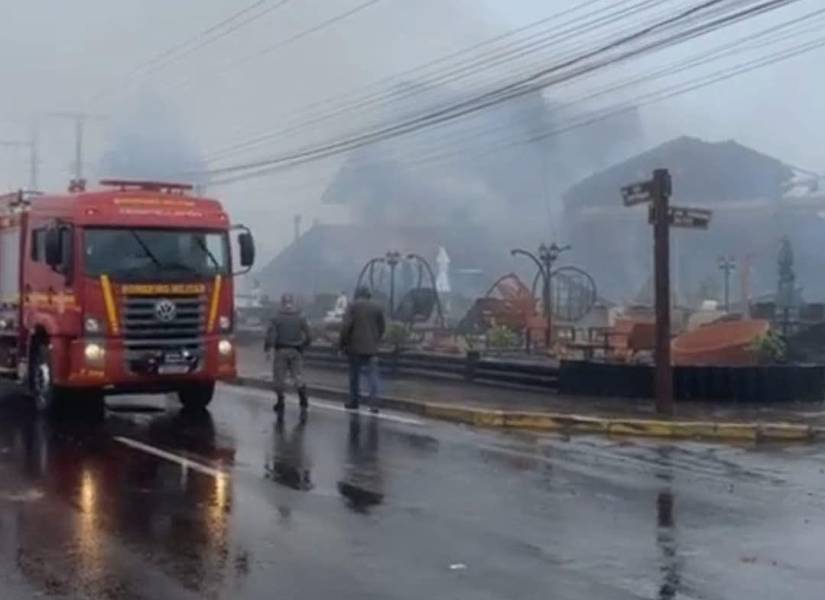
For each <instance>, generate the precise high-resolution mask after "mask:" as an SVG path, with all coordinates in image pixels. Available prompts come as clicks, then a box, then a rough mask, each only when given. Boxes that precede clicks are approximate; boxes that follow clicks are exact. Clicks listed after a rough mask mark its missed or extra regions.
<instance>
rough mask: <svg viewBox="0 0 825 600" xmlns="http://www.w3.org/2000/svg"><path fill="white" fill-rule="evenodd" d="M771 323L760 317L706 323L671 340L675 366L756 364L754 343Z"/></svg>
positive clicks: (766, 330)
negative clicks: (752, 347)
mask: <svg viewBox="0 0 825 600" xmlns="http://www.w3.org/2000/svg"><path fill="white" fill-rule="evenodd" d="M769 329H770V323H768V321H763V320H760V319H750V320H743V321H723V322H719V323H713V324H711V325H705V326H704V327H700V328H699V329H696V330H694V331H690V332H688V333H685V334H683V335H680V336H679V337H677V338H676V339H674V340H673V343H672V346H671V351H672V356H673V364H675V365H700V366H702V365H714V366H722V365H726V366H748V365H754V364H756V352H754V351H753V350H752V349H751V346H752V345H753V342H754V341H755V340H756V339H757V338H758V337H760V336H763V335H765V334H766V333H767V332H768V330H769Z"/></svg>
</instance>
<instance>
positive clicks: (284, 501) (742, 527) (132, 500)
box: [0, 388, 825, 600]
mask: <svg viewBox="0 0 825 600" xmlns="http://www.w3.org/2000/svg"><path fill="white" fill-rule="evenodd" d="M270 404H271V403H270V402H269V399H268V398H264V399H261V398H258V397H248V396H244V395H243V393H242V392H240V391H239V390H236V389H234V388H225V389H223V390H222V397H221V398H220V399H219V401H217V402H216V405H215V407H214V409H213V410H212V411H211V413H209V412H204V413H191V414H187V413H183V412H179V411H168V410H164V411H163V412H156V411H143V410H141V411H133V412H117V413H109V414H108V416H107V418H106V420H105V422H102V423H84V422H66V423H60V422H48V421H46V420H43V419H40V418H37V417H35V416H33V415H32V414H30V413H28V412H15V411H7V410H5V409H4V412H3V413H2V414H0V417H2V418H0V481H2V489H0V598H2V599H3V600H6V599H7V598H8V599H9V600H23V599H24V598H25V599H27V598H31V597H35V596H42V595H46V596H50V597H58V598H94V599H100V598H112V599H115V598H117V599H120V598H127V599H131V598H141V599H142V598H146V599H149V598H151V599H155V598H215V599H234V598H271V597H284V598H293V597H295V598H303V597H306V598H315V597H333V596H334V597H342V598H359V599H360V598H369V597H374V598H409V599H413V598H415V599H418V598H420V597H421V596H427V597H430V596H431V597H451V598H452V597H455V598H484V599H487V598H490V599H492V598H539V597H541V598H544V597H553V598H587V599H588V600H591V599H598V598H610V599H611V600H612V599H614V598H660V599H668V600H676V599H679V598H727V597H741V598H765V599H766V600H767V599H769V598H775V597H780V596H781V595H783V592H785V591H787V590H789V589H793V590H794V591H795V597H800V598H819V597H820V596H821V594H820V592H821V590H822V589H823V587H824V586H825V571H823V570H822V569H821V568H820V567H821V566H822V561H821V558H820V556H821V553H819V552H818V549H819V548H820V546H821V534H822V533H823V527H824V525H823V523H825V486H823V485H822V477H821V474H822V471H823V468H825V467H823V462H825V459H823V458H822V457H821V455H820V452H819V450H818V449H817V448H813V447H812V448H805V449H799V448H796V449H783V448H775V449H771V450H767V451H751V450H747V449H742V448H726V447H714V446H706V445H701V444H693V443H684V444H679V445H677V446H670V445H662V444H658V443H656V442H635V441H628V440H624V441H621V442H615V441H611V440H605V439H599V438H585V437H582V438H572V439H560V438H554V437H544V436H539V437H536V436H505V435H498V434H491V433H487V432H478V431H472V430H469V429H465V428H460V427H453V426H450V425H444V424H439V423H426V424H424V426H422V425H421V424H417V425H416V426H410V425H408V424H404V423H402V422H396V421H390V420H381V419H379V418H375V417H372V416H370V415H366V414H362V415H358V414H353V415H349V414H345V413H339V412H335V411H321V410H315V411H311V412H310V415H309V419H308V420H307V421H302V420H301V419H299V418H298V413H297V411H295V410H293V409H292V408H294V407H292V408H290V410H288V411H287V415H286V418H285V420H283V421H280V422H279V421H278V420H276V419H275V418H274V416H273V414H272V412H271V406H270ZM118 439H128V440H132V441H133V442H134V443H133V445H132V446H129V445H126V444H123V443H119V442H118V441H117V440H118ZM141 448H144V450H141ZM193 465H194V466H193ZM196 467H197V468H196ZM201 467H202V468H201ZM677 509H678V510H677ZM743 547H746V548H747V550H743V549H742V548H743ZM453 565H463V566H462V568H461V569H453V568H452V566H453Z"/></svg>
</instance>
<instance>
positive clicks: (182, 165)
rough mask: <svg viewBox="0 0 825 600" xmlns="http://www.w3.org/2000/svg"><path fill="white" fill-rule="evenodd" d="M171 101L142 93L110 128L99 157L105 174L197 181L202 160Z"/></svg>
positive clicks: (188, 181)
mask: <svg viewBox="0 0 825 600" xmlns="http://www.w3.org/2000/svg"><path fill="white" fill-rule="evenodd" d="M181 123H182V120H181V119H180V116H179V115H178V113H177V111H176V110H175V109H174V108H173V107H172V105H171V104H169V103H168V102H165V101H164V100H163V99H162V98H161V97H159V96H157V95H155V94H150V93H144V94H142V95H141V96H140V98H139V99H138V101H137V102H136V103H135V106H134V108H133V110H131V111H129V112H128V113H126V114H125V116H124V117H122V118H121V119H120V120H119V122H118V123H117V124H116V125H115V127H114V128H113V133H112V135H111V139H110V141H109V146H108V149H107V150H106V151H105V152H104V153H103V156H102V158H101V167H100V169H101V172H102V174H103V176H105V177H116V178H124V179H144V180H173V181H185V182H187V183H195V184H197V183H199V181H198V180H197V176H196V175H195V173H197V172H198V171H201V170H202V169H203V167H204V164H203V162H202V160H201V157H200V153H199V152H198V150H197V149H196V147H195V145H194V144H193V143H192V142H191V141H190V139H189V136H188V135H187V132H186V131H184V130H183V128H182V125H181Z"/></svg>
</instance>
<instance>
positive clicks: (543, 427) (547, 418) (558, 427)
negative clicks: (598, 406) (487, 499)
mask: <svg viewBox="0 0 825 600" xmlns="http://www.w3.org/2000/svg"><path fill="white" fill-rule="evenodd" d="M422 412H423V414H424V415H425V416H427V417H431V418H434V419H442V420H446V421H452V422H454V423H464V424H466V425H475V426H477V427H491V428H506V429H521V430H530V431H565V432H570V433H606V434H608V435H620V436H640V437H659V438H681V439H704V440H720V441H751V442H755V441H760V440H761V441H770V440H774V441H804V440H813V439H814V438H815V437H817V435H818V434H823V435H825V431H823V432H820V431H817V430H815V429H814V428H813V427H811V426H809V425H801V424H795V423H714V422H712V421H667V420H660V419H624V418H619V419H617V418H604V417H593V416H588V415H576V414H561V413H536V412H508V411H501V410H485V409H479V408H468V407H459V406H451V405H447V404H424V405H423V411H422Z"/></svg>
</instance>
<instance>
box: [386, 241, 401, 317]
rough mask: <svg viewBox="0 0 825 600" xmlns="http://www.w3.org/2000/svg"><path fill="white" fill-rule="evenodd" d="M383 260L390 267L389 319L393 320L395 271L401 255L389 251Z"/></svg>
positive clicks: (395, 251)
mask: <svg viewBox="0 0 825 600" xmlns="http://www.w3.org/2000/svg"><path fill="white" fill-rule="evenodd" d="M384 260H385V262H386V263H387V265H389V267H390V319H393V318H395V269H396V268H398V264H399V263H400V262H401V253H400V252H398V251H397V250H391V251H389V252H387V255H386V256H385V257H384Z"/></svg>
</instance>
